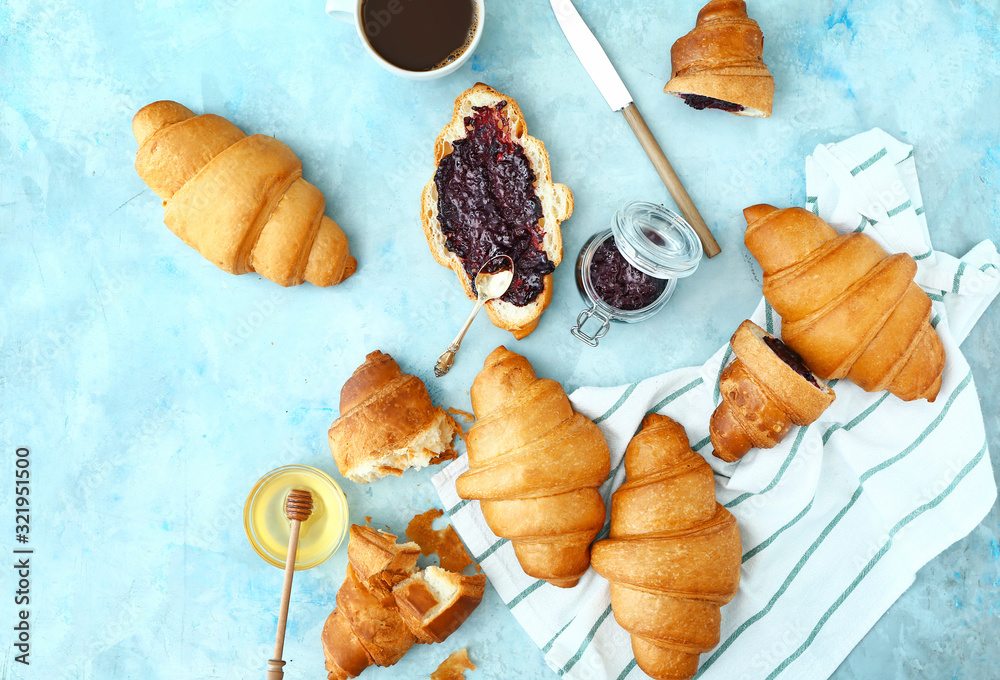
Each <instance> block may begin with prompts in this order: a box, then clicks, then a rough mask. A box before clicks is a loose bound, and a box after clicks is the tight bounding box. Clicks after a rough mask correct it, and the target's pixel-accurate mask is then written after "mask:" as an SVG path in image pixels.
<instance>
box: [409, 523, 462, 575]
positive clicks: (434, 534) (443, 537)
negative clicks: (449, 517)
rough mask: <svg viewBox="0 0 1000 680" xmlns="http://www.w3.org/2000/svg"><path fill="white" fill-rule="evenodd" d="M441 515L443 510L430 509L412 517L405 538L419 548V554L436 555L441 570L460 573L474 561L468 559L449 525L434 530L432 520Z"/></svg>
mask: <svg viewBox="0 0 1000 680" xmlns="http://www.w3.org/2000/svg"><path fill="white" fill-rule="evenodd" d="M442 515H444V511H443V510H440V509H438V508H431V509H430V510H428V511H427V512H425V513H423V514H420V515H416V516H414V518H413V519H411V520H410V523H409V524H408V525H407V527H406V537H407V538H408V539H410V540H411V541H413V542H414V543H416V544H417V545H419V546H420V552H421V554H423V555H431V554H436V555H437V556H438V557H439V558H440V560H441V568H442V569H446V570H448V571H453V572H456V573H461V572H462V570H464V569H465V568H466V567H467V566H469V565H470V564H472V563H473V562H474V560H473V559H472V558H471V557H469V553H468V552H466V550H465V546H463V545H462V539H460V538H459V537H458V534H457V533H456V532H455V528H454V527H453V526H451V525H450V524H449V525H448V526H446V527H445V528H444V529H434V527H433V524H434V520H436V519H437V518H438V517H441V516H442Z"/></svg>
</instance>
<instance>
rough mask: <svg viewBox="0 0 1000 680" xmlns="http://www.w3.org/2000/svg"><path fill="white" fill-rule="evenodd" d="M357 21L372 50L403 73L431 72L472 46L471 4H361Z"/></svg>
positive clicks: (442, 0)
mask: <svg viewBox="0 0 1000 680" xmlns="http://www.w3.org/2000/svg"><path fill="white" fill-rule="evenodd" d="M361 20H362V22H363V26H364V30H365V36H366V37H367V38H368V43H369V44H370V45H371V46H372V48H373V49H374V50H375V51H376V52H378V53H379V54H380V55H382V58H383V59H385V60H386V61H388V62H389V63H390V64H393V65H394V66H398V67H399V68H402V69H406V70H407V71H432V70H434V69H436V68H439V67H441V66H444V65H445V64H447V63H449V62H451V61H454V60H455V59H457V58H458V57H459V56H460V55H461V54H462V53H463V52H464V51H465V50H466V49H467V48H468V46H469V44H470V43H471V42H472V36H473V35H474V34H475V32H476V24H477V21H478V17H477V16H476V6H475V3H474V2H473V0H364V2H363V3H362V5H361Z"/></svg>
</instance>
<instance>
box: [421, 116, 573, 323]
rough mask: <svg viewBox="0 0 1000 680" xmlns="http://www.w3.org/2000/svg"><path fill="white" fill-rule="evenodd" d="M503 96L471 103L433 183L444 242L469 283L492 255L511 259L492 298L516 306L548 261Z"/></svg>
mask: <svg viewBox="0 0 1000 680" xmlns="http://www.w3.org/2000/svg"><path fill="white" fill-rule="evenodd" d="M506 105H507V102H500V103H498V104H497V105H496V106H474V107H473V109H472V110H473V115H471V116H467V117H466V118H465V131H466V136H465V138H464V139H456V140H455V141H453V142H452V143H451V146H452V149H453V151H452V153H450V154H449V155H447V156H445V157H444V158H442V159H441V162H440V164H439V165H438V169H437V173H435V175H434V183H435V184H436V185H437V191H438V220H439V222H440V224H441V231H442V232H443V233H444V235H445V238H446V240H445V246H446V247H447V248H448V250H450V251H451V252H453V253H455V255H457V256H458V257H459V258H460V259H461V260H462V266H463V267H464V269H465V273H466V274H467V275H468V276H469V279H470V280H471V281H472V282H473V288H475V278H476V273H477V272H478V271H479V268H480V267H482V266H483V265H484V264H485V263H486V262H488V261H489V260H491V259H493V258H495V257H496V256H497V255H507V256H508V257H510V258H511V259H512V260H513V261H514V279H513V281H512V282H511V284H510V288H508V289H507V292H506V293H504V295H503V296H502V297H501V298H500V299H501V300H504V301H506V302H509V303H511V304H513V305H516V306H518V307H523V306H524V305H527V304H530V303H531V302H533V301H534V300H535V298H537V297H538V295H539V294H540V293H541V292H542V291H543V290H544V288H545V281H544V278H545V275H546V274H550V273H552V272H553V271H555V268H556V267H555V265H554V264H552V261H551V260H549V258H548V256H547V255H546V254H545V251H543V250H542V249H541V239H542V237H543V232H542V230H541V228H540V227H539V224H538V222H539V220H540V219H541V218H542V203H541V201H539V200H538V196H537V195H536V194H535V186H534V182H535V173H534V171H533V170H532V169H531V162H530V161H529V160H528V157H527V156H526V155H525V153H524V149H523V148H522V147H521V146H520V145H519V144H516V143H514V142H512V141H511V139H510V123H509V122H508V120H507V116H506V114H505V112H504V108H505V107H506Z"/></svg>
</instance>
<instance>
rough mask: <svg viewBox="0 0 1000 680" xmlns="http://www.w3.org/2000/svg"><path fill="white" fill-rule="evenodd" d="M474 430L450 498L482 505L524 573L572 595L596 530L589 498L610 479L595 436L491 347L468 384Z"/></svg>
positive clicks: (526, 366)
mask: <svg viewBox="0 0 1000 680" xmlns="http://www.w3.org/2000/svg"><path fill="white" fill-rule="evenodd" d="M471 396H472V410H473V411H475V414H476V418H477V420H476V422H475V424H474V425H473V426H472V428H470V430H469V431H468V432H467V433H466V436H465V443H466V448H467V450H468V454H469V470H468V472H465V473H464V474H462V475H461V476H460V477H459V478H458V479H457V480H456V483H457V488H458V495H459V496H461V497H462V498H467V499H476V500H479V501H481V507H482V511H483V515H484V516H485V518H486V523H487V524H488V525H489V527H490V529H492V530H493V533H495V534H497V535H498V536H503V537H505V538H509V539H510V541H511V543H512V544H513V546H514V553H515V554H516V555H517V559H518V562H520V563H521V568H523V569H524V571H525V573H526V574H528V575H529V576H533V577H535V578H540V579H545V580H546V581H548V582H549V583H551V584H552V585H555V586H559V587H560V588H572V587H573V586H575V585H576V583H577V581H578V580H579V578H580V576H582V575H583V573H584V572H585V571H586V570H587V566H588V564H589V563H590V553H589V550H588V548H589V546H590V542H591V541H592V540H594V537H595V536H596V535H597V532H598V531H600V530H601V527H602V526H603V525H604V500H603V499H602V498H601V494H600V493H598V491H597V488H598V487H599V486H600V485H601V484H602V483H603V482H604V481H605V480H606V479H607V477H608V474H609V472H610V469H611V461H610V454H609V452H608V445H607V444H606V443H605V441H604V436H603V435H602V434H601V431H600V429H598V427H597V426H596V425H594V423H592V422H591V421H590V420H588V419H587V418H585V417H583V416H582V415H580V414H579V413H576V412H575V411H573V407H572V406H571V405H570V403H569V399H568V398H567V396H566V392H564V391H563V388H562V386H561V385H560V384H559V383H557V382H556V381H554V380H547V379H539V378H538V377H536V375H535V371H534V369H533V368H532V367H531V364H530V363H528V360H527V359H525V358H524V357H522V356H520V355H518V354H514V353H513V352H510V351H508V350H507V349H506V348H505V347H498V348H497V349H495V350H494V351H493V352H492V353H491V354H490V355H489V356H488V357H486V362H485V365H484V366H483V370H482V371H481V372H480V373H479V375H478V376H476V379H475V381H474V382H473V384H472V392H471Z"/></svg>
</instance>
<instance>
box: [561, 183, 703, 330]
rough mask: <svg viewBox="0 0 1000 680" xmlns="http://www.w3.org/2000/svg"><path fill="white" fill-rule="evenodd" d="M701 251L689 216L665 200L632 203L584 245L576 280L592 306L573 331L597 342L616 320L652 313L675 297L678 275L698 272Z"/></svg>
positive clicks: (626, 320) (639, 318) (632, 319)
mask: <svg viewBox="0 0 1000 680" xmlns="http://www.w3.org/2000/svg"><path fill="white" fill-rule="evenodd" d="M701 255H702V249H701V242H700V241H699V240H698V235H697V234H696V233H695V232H694V229H692V228H691V225H689V224H688V223H687V222H686V221H684V218H683V217H681V216H680V215H678V214H677V213H675V212H673V211H672V210H668V209H667V208H665V207H663V206H662V205H656V204H654V203H648V202H645V201H632V202H631V203H627V204H626V205H625V206H623V207H622V208H621V210H619V211H618V212H617V213H616V214H615V217H614V219H613V220H612V222H611V228H610V229H607V230H605V231H602V232H600V233H598V234H595V235H594V236H592V237H591V238H590V240H588V241H587V243H585V244H584V246H583V249H582V250H581V251H580V256H579V257H578V258H577V261H576V285H577V288H578V289H579V290H580V295H582V296H583V299H584V301H585V302H586V303H587V304H588V305H589V308H587V309H585V310H583V311H582V312H580V314H579V316H577V319H576V325H575V326H574V327H573V328H572V329H571V332H572V333H573V335H574V336H575V337H577V338H579V339H580V340H582V341H583V342H585V343H587V344H588V345H590V346H591V347H597V344H598V342H599V341H600V339H601V338H603V337H604V336H605V335H607V333H608V330H610V328H611V322H612V321H619V322H623V323H636V322H638V321H644V320H646V319H648V318H649V317H651V316H652V315H653V314H656V312H658V311H660V309H661V308H663V306H664V305H665V304H667V302H668V301H669V300H670V297H671V296H672V295H673V294H674V289H675V288H676V287H677V279H681V278H684V277H687V276H691V274H693V273H694V271H695V270H696V269H697V268H698V264H699V263H700V262H701ZM591 320H594V321H595V322H596V323H599V324H600V326H599V327H598V328H597V329H596V331H594V332H593V333H592V334H588V333H587V332H586V331H585V330H584V326H585V325H586V324H587V323H588V322H589V321H591ZM592 325H593V324H592Z"/></svg>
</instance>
